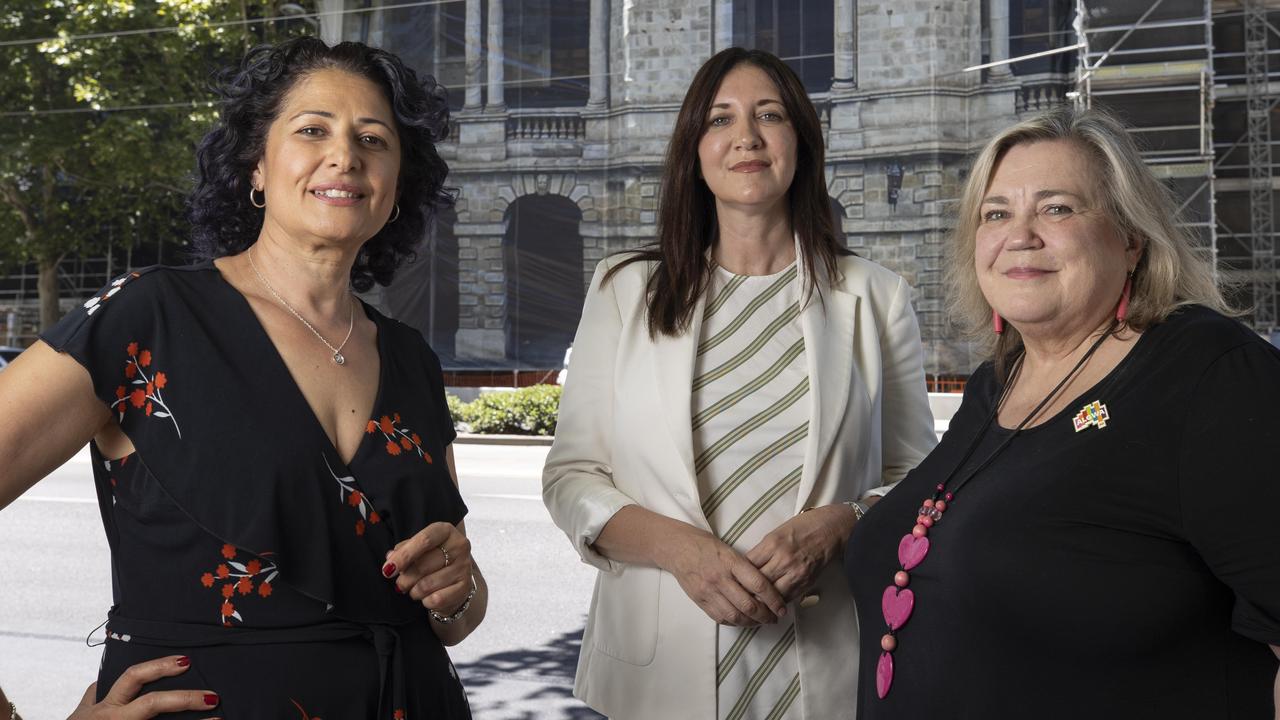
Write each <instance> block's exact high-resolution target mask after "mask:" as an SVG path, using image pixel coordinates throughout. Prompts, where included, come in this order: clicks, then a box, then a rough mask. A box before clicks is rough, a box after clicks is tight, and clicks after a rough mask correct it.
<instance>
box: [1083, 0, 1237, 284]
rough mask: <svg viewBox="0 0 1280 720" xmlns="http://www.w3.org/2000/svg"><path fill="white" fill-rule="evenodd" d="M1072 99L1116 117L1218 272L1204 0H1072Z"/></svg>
mask: <svg viewBox="0 0 1280 720" xmlns="http://www.w3.org/2000/svg"><path fill="white" fill-rule="evenodd" d="M1075 27H1076V34H1077V37H1078V42H1079V43H1081V44H1082V45H1083V48H1082V49H1081V51H1080V53H1079V55H1078V57H1079V61H1078V67H1077V70H1076V82H1075V93H1074V96H1075V98H1076V101H1077V102H1078V103H1080V104H1082V105H1085V106H1087V107H1093V106H1100V107H1105V108H1106V109H1107V110H1109V111H1111V112H1112V113H1114V114H1116V115H1117V116H1119V117H1120V118H1121V119H1122V120H1124V121H1125V122H1126V124H1127V125H1128V126H1129V127H1130V132H1131V133H1133V134H1134V135H1136V136H1137V138H1136V139H1137V140H1138V145H1139V147H1140V148H1142V155H1143V158H1144V159H1145V160H1146V161H1147V164H1148V166H1149V167H1150V168H1151V169H1152V171H1153V172H1154V173H1155V175H1156V176H1157V177H1159V178H1161V179H1162V180H1164V181H1165V182H1166V183H1167V184H1168V185H1169V186H1170V188H1171V189H1172V190H1173V191H1174V193H1175V195H1176V197H1177V198H1178V201H1179V204H1180V208H1179V210H1180V212H1181V214H1182V218H1181V224H1182V226H1183V227H1184V228H1186V229H1187V230H1188V231H1189V234H1190V235H1191V236H1192V237H1193V238H1194V239H1195V241H1196V246H1197V249H1198V250H1199V251H1200V252H1201V253H1202V254H1203V255H1204V256H1205V257H1206V258H1208V259H1209V260H1211V261H1212V262H1213V264H1214V267H1217V266H1218V237H1217V230H1218V222H1217V218H1216V216H1215V197H1216V196H1215V188H1214V178H1215V175H1214V148H1213V106H1214V66H1213V21H1212V8H1211V4H1210V1H1209V0H1181V1H1179V0H1145V1H1144V2H1134V1H1133V0H1112V1H1107V0H1087V1H1086V0H1077V3H1076V21H1075Z"/></svg>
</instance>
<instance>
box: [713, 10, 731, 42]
mask: <svg viewBox="0 0 1280 720" xmlns="http://www.w3.org/2000/svg"><path fill="white" fill-rule="evenodd" d="M711 12H712V16H713V19H712V29H713V32H714V33H715V37H714V38H713V39H712V40H713V46H712V52H720V51H721V50H724V49H725V48H729V47H733V0H715V2H714V4H713V5H712V7H711Z"/></svg>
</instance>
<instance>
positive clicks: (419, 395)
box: [0, 38, 488, 720]
mask: <svg viewBox="0 0 1280 720" xmlns="http://www.w3.org/2000/svg"><path fill="white" fill-rule="evenodd" d="M219 87H220V91H221V94H222V116H221V119H220V121H219V122H218V124H217V125H216V126H215V127H214V129H213V130H212V131H210V132H209V134H208V135H206V136H205V138H204V140H203V141H202V142H201V144H200V147H199V149H198V151H197V156H198V165H199V173H198V178H197V184H196V188H195V190H194V192H193V193H192V195H191V203H190V216H191V221H192V225H193V233H192V241H193V242H192V244H193V246H194V248H195V251H196V253H197V255H198V256H199V257H200V261H199V262H198V263H196V264H194V265H192V266H189V267H183V268H148V269H143V270H139V271H136V272H131V273H129V274H127V275H125V276H123V277H121V278H118V279H117V280H115V281H114V282H112V283H111V284H110V285H109V286H108V287H107V288H105V289H104V290H103V291H102V292H101V293H99V294H98V295H96V296H95V297H93V298H91V299H90V300H89V301H87V302H86V303H84V305H83V307H81V308H79V309H77V310H76V311H75V312H73V313H71V314H70V315H69V316H68V317H67V318H65V319H64V320H63V321H62V322H60V323H59V324H58V325H57V326H55V327H54V328H52V329H51V330H49V331H48V332H46V333H45V334H44V335H42V337H41V340H42V342H39V343H37V344H36V345H35V346H34V347H33V348H32V349H30V350H28V351H27V352H26V353H24V354H23V355H22V356H21V357H20V358H19V359H18V360H17V361H15V362H14V363H13V365H12V367H10V368H9V369H7V370H6V371H5V373H4V374H3V376H0V403H2V404H3V405H4V407H5V408H6V409H8V410H10V412H8V413H5V419H3V420H0V457H4V458H6V471H5V473H4V475H3V477H2V478H0V507H3V506H5V505H7V504H8V503H9V502H11V501H12V500H13V499H14V498H16V497H17V496H18V495H20V494H21V493H22V492H24V491H25V490H26V489H27V488H28V487H30V486H31V485H32V484H34V483H35V482H36V481H37V480H39V479H40V478H42V477H43V476H44V475H45V474H47V473H48V472H49V471H51V470H52V469H53V468H55V467H57V466H58V465H59V464H60V463H61V462H63V461H64V460H66V459H67V458H68V457H69V456H70V455H71V454H72V453H74V452H75V451H76V449H77V448H79V447H81V446H83V445H84V443H86V442H88V441H90V440H92V442H91V444H90V448H91V452H92V454H93V460H94V465H93V467H94V474H95V481H96V484H97V489H98V497H99V501H100V504H101V507H102V516H103V520H104V523H105V526H106V531H107V538H108V541H109V543H110V545H111V551H112V564H113V570H114V573H113V580H114V583H113V584H114V593H115V605H114V607H113V608H112V610H111V612H110V614H109V617H108V621H107V643H106V647H105V651H104V655H103V661H102V668H101V672H100V674H99V676H98V683H97V690H96V693H87V694H86V699H85V701H84V702H83V703H82V704H81V707H80V708H79V709H78V710H77V713H76V717H113V716H116V715H117V714H119V716H121V717H123V716H126V715H127V716H129V717H135V716H138V717H141V716H146V717H150V716H152V715H154V714H156V713H158V712H161V711H173V710H193V711H200V712H201V713H203V714H200V715H199V716H200V717H206V716H208V714H210V713H214V712H216V713H217V714H219V715H221V714H226V715H229V716H234V717H237V718H278V717H286V716H287V717H299V716H301V717H317V716H319V717H346V718H356V717H359V718H379V719H381V720H394V719H396V718H404V717H430V718H467V717H469V716H470V711H469V709H468V706H467V700H466V696H465V694H464V693H463V690H462V687H461V685H460V684H459V682H458V678H457V674H456V673H455V671H454V669H453V666H452V664H451V663H450V661H449V657H448V655H447V653H446V652H445V650H444V646H445V645H452V644H455V643H457V642H459V641H461V640H462V639H463V638H465V637H466V636H467V635H468V634H469V633H470V632H471V631H472V630H474V629H475V627H476V626H477V625H479V623H480V621H481V620H482V619H483V617H484V614H485V608H486V604H487V594H488V593H487V588H486V586H485V582H484V579H483V577H482V576H481V574H480V570H479V569H478V568H477V566H476V564H475V562H474V561H473V559H472V557H471V552H470V543H469V542H468V540H467V537H466V534H465V527H464V525H463V523H462V519H463V516H464V515H465V513H466V507H465V505H464V504H463V501H462V498H461V495H460V494H459V491H458V488H457V476H456V473H455V471H454V462H453V451H452V448H451V445H450V443H451V442H452V441H453V439H454V437H455V434H454V431H453V427H452V423H451V421H450V418H449V413H448V410H447V409H446V405H445V398H444V387H443V382H442V378H441V371H440V363H439V360H438V359H437V358H436V356H435V354H434V353H433V352H432V351H431V349H430V348H429V347H427V345H426V343H425V342H424V341H423V339H422V337H421V336H420V335H419V334H418V333H417V332H416V331H414V330H412V329H410V328H408V327H406V326H404V325H401V324H399V323H397V322H395V321H393V320H390V319H388V318H386V317H383V316H382V315H380V314H379V313H378V312H376V311H375V310H373V309H372V308H370V307H368V306H367V305H364V304H363V303H361V302H360V301H359V300H358V299H357V298H356V297H355V296H354V295H353V294H352V289H353V288H354V289H355V290H357V291H359V290H366V289H368V288H369V287H371V286H372V285H373V284H374V283H380V284H383V285H385V284H387V283H388V282H390V280H391V277H392V275H393V274H394V272H395V270H396V268H397V266H398V265H399V264H400V263H401V262H402V261H403V260H404V259H405V258H406V257H408V256H409V255H410V254H411V252H412V247H413V246H414V244H415V243H416V242H417V241H418V240H419V239H420V238H421V236H422V234H423V230H424V228H425V227H426V225H427V223H428V221H429V220H430V219H431V218H432V216H433V215H434V213H435V212H437V211H438V210H439V209H440V208H442V207H445V206H447V205H448V204H449V203H450V202H451V196H450V195H449V194H448V193H447V192H446V191H445V189H444V186H443V183H444V180H445V175H446V173H447V172H448V168H447V167H446V166H445V164H444V162H443V161H442V160H441V159H440V156H439V155H438V154H437V152H436V149H435V142H436V141H437V140H438V139H439V138H440V137H441V136H442V135H443V133H444V131H445V127H446V121H447V115H448V111H447V106H446V104H445V99H444V97H443V96H444V91H443V90H442V89H441V88H440V87H439V86H437V85H436V83H435V81H434V80H432V79H430V78H424V79H422V80H419V79H418V78H417V77H415V75H414V73H413V71H412V70H410V69H409V68H407V67H405V66H404V65H403V64H402V63H401V62H400V61H399V60H398V59H397V58H396V57H394V56H392V55H389V54H387V53H385V52H382V51H380V50H375V49H371V48H369V47H366V46H364V45H360V44H357V43H343V44H340V45H337V46H335V47H332V48H330V47H328V46H326V45H325V44H324V43H323V42H321V41H319V40H316V39H314V38H302V39H297V40H292V41H289V42H286V43H283V44H280V45H277V46H274V47H260V48H256V49H254V50H252V51H250V52H249V53H248V55H247V56H246V57H245V59H244V61H243V63H242V64H241V65H240V67H239V68H237V69H234V70H230V71H227V72H226V73H225V74H224V75H222V76H221V82H220V83H219ZM31 407H52V408H60V412H59V415H60V417H59V419H58V421H57V422H55V423H38V424H37V423H29V422H24V421H22V420H21V419H20V418H21V417H22V415H23V413H21V412H16V411H15V410H16V409H17V408H31ZM130 668H132V669H130ZM95 694H96V697H94V695H95ZM95 700H96V701H97V703H96V704H93V702H94V701H95ZM126 705H129V706H130V707H128V708H126V707H124V706H126Z"/></svg>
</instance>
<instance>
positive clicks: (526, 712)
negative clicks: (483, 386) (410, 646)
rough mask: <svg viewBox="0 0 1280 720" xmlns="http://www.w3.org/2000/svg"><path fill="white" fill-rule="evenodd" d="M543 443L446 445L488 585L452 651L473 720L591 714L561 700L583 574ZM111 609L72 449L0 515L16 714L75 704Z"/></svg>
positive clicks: (5, 646) (60, 710)
mask: <svg viewBox="0 0 1280 720" xmlns="http://www.w3.org/2000/svg"><path fill="white" fill-rule="evenodd" d="M546 451H547V449H546V448H545V447H503V446H481V445H463V444H459V445H458V446H457V448H456V452H457V460H458V469H459V472H460V473H461V475H462V478H461V482H462V489H463V497H464V499H465V500H466V501H467V505H468V506H469V507H470V510H471V512H470V515H469V516H468V518H467V531H468V533H469V534H470V535H471V537H472V541H473V543H474V547H475V553H476V558H477V560H478V561H479V562H480V563H481V564H482V566H483V567H484V568H485V574H486V576H487V577H488V578H489V582H490V585H491V587H492V588H493V597H492V600H491V601H490V606H489V615H488V617H487V619H486V620H485V623H484V625H482V626H481V627H480V629H479V630H477V631H476V633H475V634H474V635H472V636H471V637H470V638H468V639H467V641H466V642H464V643H463V644H462V645H460V646H458V647H456V648H453V649H451V650H450V655H452V656H453V659H454V662H455V663H456V664H457V666H458V671H459V673H460V674H461V676H462V679H463V682H464V683H465V684H466V686H467V689H468V692H469V693H470V695H471V704H472V710H473V712H474V714H475V717H476V718H477V720H534V719H535V718H536V719H537V720H588V719H593V718H599V717H600V716H599V715H597V714H596V713H594V712H592V711H590V710H589V709H587V708H585V707H583V706H582V704H581V703H579V702H578V701H576V700H574V699H573V698H572V697H571V692H572V684H573V668H574V664H575V662H576V660H577V656H578V644H579V639H580V638H581V635H582V626H583V622H584V619H585V616H586V609H587V603H588V601H589V600H590V597H591V585H592V582H593V580H594V570H592V569H591V568H589V567H587V566H586V565H583V564H582V563H581V562H579V561H578V558H577V556H576V555H575V554H574V553H573V551H572V550H571V549H570V547H569V544H568V541H567V540H565V538H564V536H563V535H562V534H561V533H560V531H559V530H557V529H556V528H555V526H553V525H552V524H551V520H550V519H549V518H548V517H547V514H546V510H545V509H543V507H542V502H541V496H540V495H539V489H540V486H539V473H540V471H541V468H542V461H543V459H544V458H545V457H546ZM110 604H111V577H110V563H109V560H108V554H107V547H106V540H105V538H104V537H103V532H102V523H101V520H100V518H99V515H98V508H97V505H96V504H95V501H94V495H93V486H92V480H91V475H90V469H89V464H88V456H87V455H86V454H82V455H81V456H78V457H77V458H75V459H73V460H72V461H70V462H68V463H67V464H66V465H64V466H63V467H61V468H60V469H58V470H57V471H56V472H55V473H54V474H52V475H51V476H49V477H48V478H47V479H45V480H44V481H42V482H41V483H39V484H37V485H36V486H35V487H34V488H32V489H31V490H30V491H29V492H28V493H27V494H26V495H24V496H23V497H22V498H20V499H19V500H18V501H16V502H15V503H14V504H13V505H11V506H10V507H9V508H6V509H5V510H4V511H3V512H0V686H2V687H4V689H5V692H6V693H8V694H9V696H10V698H11V699H12V700H13V701H14V703H15V704H16V705H17V706H18V708H19V710H20V711H21V712H22V714H23V716H24V717H25V718H27V720H55V719H61V718H65V717H66V716H67V715H68V714H69V713H70V712H71V709H72V708H73V707H75V704H76V703H77V702H78V701H79V698H80V695H81V693H82V692H83V691H84V688H85V687H86V686H87V685H88V684H89V683H90V682H91V681H92V680H93V678H94V675H95V674H96V672H97V667H98V658H99V656H100V650H99V649H95V648H90V647H87V646H86V645H85V637H86V636H87V635H89V634H90V633H91V632H92V631H93V630H94V628H95V627H97V626H98V624H99V623H101V622H102V621H103V620H104V619H105V614H106V610H107V608H108V607H109V606H110ZM94 636H95V637H99V638H100V637H101V631H100V630H99V631H97V632H96V633H95V635H94Z"/></svg>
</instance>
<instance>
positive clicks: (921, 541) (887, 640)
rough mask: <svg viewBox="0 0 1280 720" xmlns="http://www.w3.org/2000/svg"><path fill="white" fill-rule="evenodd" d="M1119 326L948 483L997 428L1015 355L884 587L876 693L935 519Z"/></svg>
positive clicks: (889, 676) (888, 681) (907, 614)
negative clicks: (1005, 378)
mask: <svg viewBox="0 0 1280 720" xmlns="http://www.w3.org/2000/svg"><path fill="white" fill-rule="evenodd" d="M1115 330H1116V323H1112V324H1111V326H1110V327H1109V328H1107V330H1106V331H1105V332H1103V333H1102V335H1101V336H1100V337H1099V338H1098V339H1097V340H1095V341H1094V343H1093V345H1092V346H1090V347H1089V349H1088V351H1086V352H1085V354H1084V355H1083V356H1082V357H1081V358H1080V360H1079V361H1078V362H1076V364H1075V367H1073V368H1071V371H1070V372H1068V373H1067V375H1066V377H1064V378H1062V380H1060V381H1059V382H1058V384H1057V385H1056V386H1054V388H1053V390H1050V391H1049V394H1048V395H1045V396H1044V399H1043V400H1041V401H1040V403H1039V404H1037V405H1036V406H1035V408H1034V409H1032V410H1031V412H1029V413H1027V416H1026V417H1024V418H1023V419H1022V422H1020V423H1018V425H1017V427H1015V428H1014V429H1013V432H1011V433H1009V436H1008V437H1006V438H1005V439H1004V441H1003V442H1001V443H1000V445H999V446H997V447H996V449H995V450H992V451H991V454H990V455H988V456H987V459H985V460H983V461H982V462H981V463H980V464H979V465H978V466H977V467H976V468H974V469H973V471H971V472H970V473H969V474H967V475H965V476H964V477H963V478H961V479H960V480H959V481H958V482H956V483H955V486H954V487H952V488H951V489H950V490H948V489H947V486H948V485H949V484H950V483H951V481H952V479H953V478H955V475H956V473H957V472H958V471H959V470H960V468H962V467H964V466H965V464H966V463H968V462H969V458H971V457H972V456H973V453H974V451H976V450H977V449H978V445H980V444H981V442H982V438H983V437H985V436H986V434H987V430H989V429H990V428H991V423H992V422H994V421H995V419H996V415H997V414H999V412H1000V407H1001V406H1002V405H1004V401H1005V398H1007V397H1008V396H1009V391H1010V389H1012V388H1013V385H1014V383H1015V382H1016V381H1017V379H1018V374H1019V372H1020V371H1021V370H1022V360H1023V358H1024V357H1025V355H1019V356H1018V358H1017V359H1016V360H1015V361H1014V366H1013V369H1012V371H1010V373H1009V379H1008V381H1007V382H1006V383H1005V385H1004V388H1003V389H1002V390H1001V391H1000V397H999V398H997V399H996V402H995V405H994V406H993V407H992V408H991V412H990V413H989V414H988V415H987V419H986V421H985V422H984V423H982V427H981V428H980V429H979V430H978V434H977V435H975V436H974V438H973V440H972V441H971V442H970V443H969V449H968V450H967V451H966V452H965V454H964V457H963V458H961V459H960V462H959V463H957V464H956V466H955V467H954V468H952V469H951V472H949V473H947V477H946V479H945V480H943V481H942V482H940V483H938V484H937V486H936V487H935V488H934V490H933V495H932V496H930V497H927V498H925V500H924V502H923V503H921V505H920V509H919V510H916V522H915V526H914V527H912V528H911V532H909V533H907V534H906V535H903V536H902V540H900V541H899V542H898V566H899V570H898V571H897V572H895V573H894V574H893V584H891V585H889V586H888V587H886V588H885V589H884V594H883V595H881V597H880V612H881V613H882V614H883V615H884V622H885V625H886V626H887V627H888V631H887V632H886V633H885V634H884V636H883V637H881V638H880V650H881V653H880V661H879V662H878V663H876V695H877V696H878V697H879V698H880V699H881V700H883V699H884V698H885V697H886V696H887V695H888V694H889V690H890V689H891V688H892V687H893V653H894V651H895V650H897V649H898V631H900V630H901V629H902V626H903V625H906V624H907V621H908V620H909V619H911V613H912V612H913V611H914V610H915V607H916V594H915V593H914V592H913V591H912V590H911V589H910V588H908V587H907V585H909V584H910V583H911V574H910V572H909V571H910V570H913V569H915V568H916V566H918V565H919V564H920V563H922V562H924V559H925V557H926V556H927V555H928V554H929V530H930V529H932V528H933V526H934V525H936V524H938V523H939V522H941V521H942V515H943V513H945V512H946V511H947V507H948V506H949V505H950V504H951V502H952V501H953V500H954V499H955V496H956V493H958V492H960V488H962V487H964V486H965V485H966V484H967V483H968V482H969V481H970V480H972V479H973V478H974V477H975V476H977V474H978V473H980V472H982V471H983V470H985V469H986V468H987V466H988V465H990V464H991V463H992V462H993V461H994V460H995V459H996V458H997V457H998V456H999V455H1000V453H1002V452H1004V450H1005V448H1007V447H1009V443H1011V442H1013V439H1014V438H1015V437H1017V435H1018V433H1020V432H1022V430H1023V429H1024V428H1025V427H1026V426H1027V423H1029V422H1031V420H1032V418H1034V417H1036V416H1037V415H1039V414H1040V411H1041V410H1044V408H1045V406H1046V405H1048V404H1049V402H1050V401H1051V400H1053V398H1055V397H1057V395H1058V393H1059V392H1061V391H1062V389H1063V388H1064V387H1066V385H1067V383H1069V382H1071V378H1073V377H1075V375H1076V373H1078V372H1080V369H1081V368H1083V367H1084V365H1085V363H1087V362H1088V361H1089V358H1091V357H1093V354H1094V353H1095V352H1097V351H1098V348H1100V347H1102V343H1103V342H1104V341H1106V339H1107V338H1109V337H1111V335H1112V334H1113V333H1114V332H1115Z"/></svg>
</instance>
